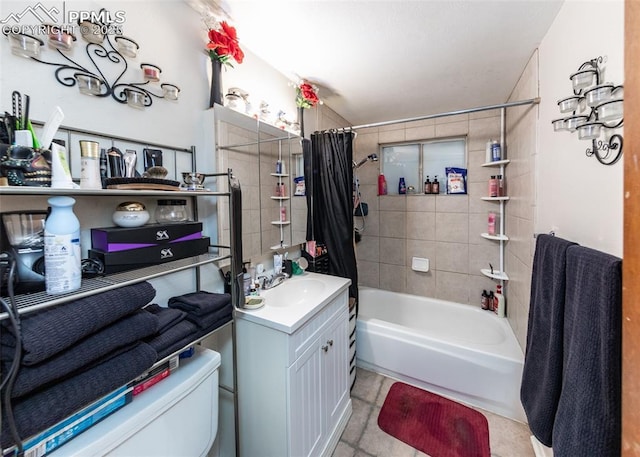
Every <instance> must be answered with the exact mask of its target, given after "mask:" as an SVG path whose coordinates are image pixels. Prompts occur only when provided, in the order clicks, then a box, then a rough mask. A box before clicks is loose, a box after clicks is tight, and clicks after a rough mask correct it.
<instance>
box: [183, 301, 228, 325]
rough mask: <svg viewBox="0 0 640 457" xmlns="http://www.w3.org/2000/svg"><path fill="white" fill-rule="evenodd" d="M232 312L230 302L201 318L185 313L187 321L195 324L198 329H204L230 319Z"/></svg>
mask: <svg viewBox="0 0 640 457" xmlns="http://www.w3.org/2000/svg"><path fill="white" fill-rule="evenodd" d="M232 312H233V306H232V305H231V302H229V303H227V304H226V305H225V306H224V307H223V308H222V309H220V310H218V311H215V312H213V313H209V314H205V315H203V316H195V315H193V314H191V313H187V320H188V321H191V322H193V323H194V324H196V325H197V326H198V328H199V329H206V328H210V327H212V326H214V325H215V324H216V323H218V322H222V321H224V320H225V319H227V318H228V317H231V314H232Z"/></svg>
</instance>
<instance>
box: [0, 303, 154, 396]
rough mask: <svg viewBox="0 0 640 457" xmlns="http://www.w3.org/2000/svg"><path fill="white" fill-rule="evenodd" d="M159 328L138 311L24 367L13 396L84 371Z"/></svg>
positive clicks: (151, 319)
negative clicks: (35, 363)
mask: <svg viewBox="0 0 640 457" xmlns="http://www.w3.org/2000/svg"><path fill="white" fill-rule="evenodd" d="M157 329H158V318H157V317H156V316H154V315H153V314H151V313H149V312H147V311H144V310H138V311H136V312H135V313H133V314H131V315H129V316H125V317H123V318H122V319H120V320H118V321H116V322H114V323H113V324H111V325H109V326H107V327H105V328H104V329H102V330H100V331H98V332H96V333H94V334H92V335H89V336H88V337H86V338H84V339H82V340H81V341H79V342H78V343H77V344H74V345H73V346H71V347H70V348H68V349H66V350H64V351H62V352H59V353H58V354H56V355H54V356H53V357H51V358H48V359H46V360H44V361H42V362H41V363H39V364H37V365H32V366H21V367H20V370H19V371H18V375H17V377H16V379H15V384H14V386H13V390H12V395H11V396H12V397H14V398H16V397H21V396H23V395H25V394H28V393H30V392H32V391H33V390H35V389H38V388H40V387H42V386H45V385H47V384H49V383H52V382H54V381H57V380H59V379H61V378H63V377H66V376H68V375H70V374H71V373H74V372H77V371H78V370H81V369H84V368H85V367H86V366H87V365H88V364H90V363H92V362H94V361H95V360H98V359H100V358H102V357H104V356H106V355H107V354H110V353H112V352H113V351H115V350H117V349H120V348H122V347H128V346H131V345H132V344H134V343H137V342H138V341H139V340H142V339H143V338H146V337H147V336H149V335H153V334H154V333H156V331H157ZM9 366H10V363H9V362H8V361H7V362H6V363H3V366H2V371H3V373H7V370H8V368H9Z"/></svg>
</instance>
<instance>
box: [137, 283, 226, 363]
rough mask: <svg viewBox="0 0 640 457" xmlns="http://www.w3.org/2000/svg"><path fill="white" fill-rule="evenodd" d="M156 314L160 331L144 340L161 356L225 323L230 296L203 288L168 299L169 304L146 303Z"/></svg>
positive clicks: (149, 309)
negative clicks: (159, 323) (162, 305)
mask: <svg viewBox="0 0 640 457" xmlns="http://www.w3.org/2000/svg"><path fill="white" fill-rule="evenodd" d="M145 309H147V310H148V311H149V312H151V313H153V314H155V315H156V316H158V318H159V319H160V322H161V326H162V327H163V328H162V331H160V332H158V334H157V335H156V336H154V337H153V338H151V339H148V340H147V342H148V343H149V345H150V346H151V347H153V348H154V349H155V351H156V352H157V353H158V358H159V359H162V358H163V357H166V356H167V355H169V354H172V353H173V352H175V351H177V350H179V349H180V348H182V347H184V346H186V345H188V344H189V343H191V342H193V341H196V340H197V339H199V338H200V337H202V336H204V335H206V334H207V333H209V332H211V331H213V330H215V329H216V328H218V327H220V326H222V325H224V324H226V323H227V322H229V321H230V320H231V318H232V314H233V306H232V304H231V295H229V294H219V293H212V292H206V291H200V292H192V293H188V294H185V295H180V296H177V297H172V298H170V299H169V307H168V308H162V307H160V306H158V305H155V304H153V305H149V306H147V308H145Z"/></svg>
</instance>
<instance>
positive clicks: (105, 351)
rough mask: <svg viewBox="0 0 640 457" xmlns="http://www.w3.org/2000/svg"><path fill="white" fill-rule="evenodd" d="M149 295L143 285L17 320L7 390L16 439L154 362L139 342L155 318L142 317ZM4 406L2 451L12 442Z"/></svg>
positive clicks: (5, 357)
mask: <svg viewBox="0 0 640 457" xmlns="http://www.w3.org/2000/svg"><path fill="white" fill-rule="evenodd" d="M154 296H155V290H154V289H153V287H152V286H151V284H149V283H147V282H142V283H139V284H135V285H131V286H126V287H121V288H119V289H117V290H112V291H108V292H104V293H102V294H97V295H93V296H90V297H85V298H82V299H79V300H76V301H73V302H69V303H66V304H64V305H60V306H56V307H52V308H49V309H46V310H43V311H40V312H34V313H32V314H27V315H25V316H24V317H22V319H21V330H22V331H21V335H22V348H23V357H22V360H21V364H20V368H19V371H18V374H17V376H16V378H15V382H14V383H13V388H12V391H11V397H12V399H11V406H12V409H13V415H14V419H15V423H16V426H17V430H18V432H19V434H20V437H21V439H23V440H24V439H26V438H28V437H29V436H32V435H34V434H36V433H39V432H41V431H44V430H46V429H47V428H49V427H51V426H52V425H54V424H56V423H57V422H59V421H61V420H63V419H64V418H66V417H68V416H69V415H71V414H73V413H74V412H76V411H77V410H79V409H81V408H83V407H84V406H86V405H88V404H90V403H92V402H94V401H96V400H98V399H99V398H101V397H103V396H104V395H106V394H108V393H110V392H112V391H113V390H115V389H117V388H119V387H121V386H123V385H125V384H127V383H128V382H130V381H132V380H133V379H135V378H136V377H138V376H139V375H141V374H143V373H144V372H145V371H147V370H148V369H149V368H150V367H151V366H152V365H153V364H154V363H155V361H156V360H157V358H158V354H157V353H156V351H155V350H154V349H153V348H152V347H151V346H150V345H148V344H146V343H144V342H143V339H145V338H147V337H149V336H150V335H154V334H156V333H157V332H158V325H159V318H158V316H156V315H154V314H152V313H149V312H147V311H145V310H142V308H143V307H144V306H145V305H147V304H148V303H149V302H150V301H151V300H152V299H153V297H154ZM1 327H2V328H1V332H0V352H1V354H2V363H1V366H0V369H1V370H2V373H7V372H8V370H9V368H10V366H11V364H12V359H13V356H14V351H15V345H16V344H17V340H16V337H15V335H14V334H13V331H14V329H13V328H11V326H10V325H9V324H8V321H7V320H5V321H3V323H2V326H1ZM5 389H6V386H5ZM2 394H3V397H4V394H5V392H4V391H3V392H2ZM5 406H6V405H4V404H3V408H2V435H1V440H0V444H1V446H2V447H3V448H8V447H10V446H11V445H13V444H15V443H13V439H12V438H11V434H10V433H9V427H8V425H7V416H6V407H5Z"/></svg>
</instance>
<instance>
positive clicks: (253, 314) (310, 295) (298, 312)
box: [236, 272, 351, 334]
mask: <svg viewBox="0 0 640 457" xmlns="http://www.w3.org/2000/svg"><path fill="white" fill-rule="evenodd" d="M350 284H351V280H350V279H348V278H341V277H339V276H330V275H323V274H318V273H306V272H305V273H304V274H302V275H294V276H292V277H291V278H289V279H287V280H285V281H284V282H283V283H282V284H280V285H279V286H276V287H274V288H273V289H269V290H265V291H261V292H260V296H261V297H263V298H264V299H265V305H264V306H263V307H262V308H259V309H256V310H244V309H237V310H236V317H237V318H239V319H246V320H248V321H252V322H255V323H257V324H260V325H264V326H265V327H270V328H273V329H275V330H280V331H282V332H285V333H288V334H291V333H293V332H295V331H296V330H297V329H298V328H300V327H301V326H302V325H303V324H304V323H305V322H307V321H308V320H309V319H310V318H311V317H312V316H313V315H315V314H316V313H317V312H319V311H320V310H321V309H322V308H323V307H324V306H325V305H327V304H328V303H329V302H331V300H333V299H334V298H335V297H337V296H338V295H339V294H340V293H341V292H342V291H343V290H345V289H346V288H347V287H349V285H350Z"/></svg>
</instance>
